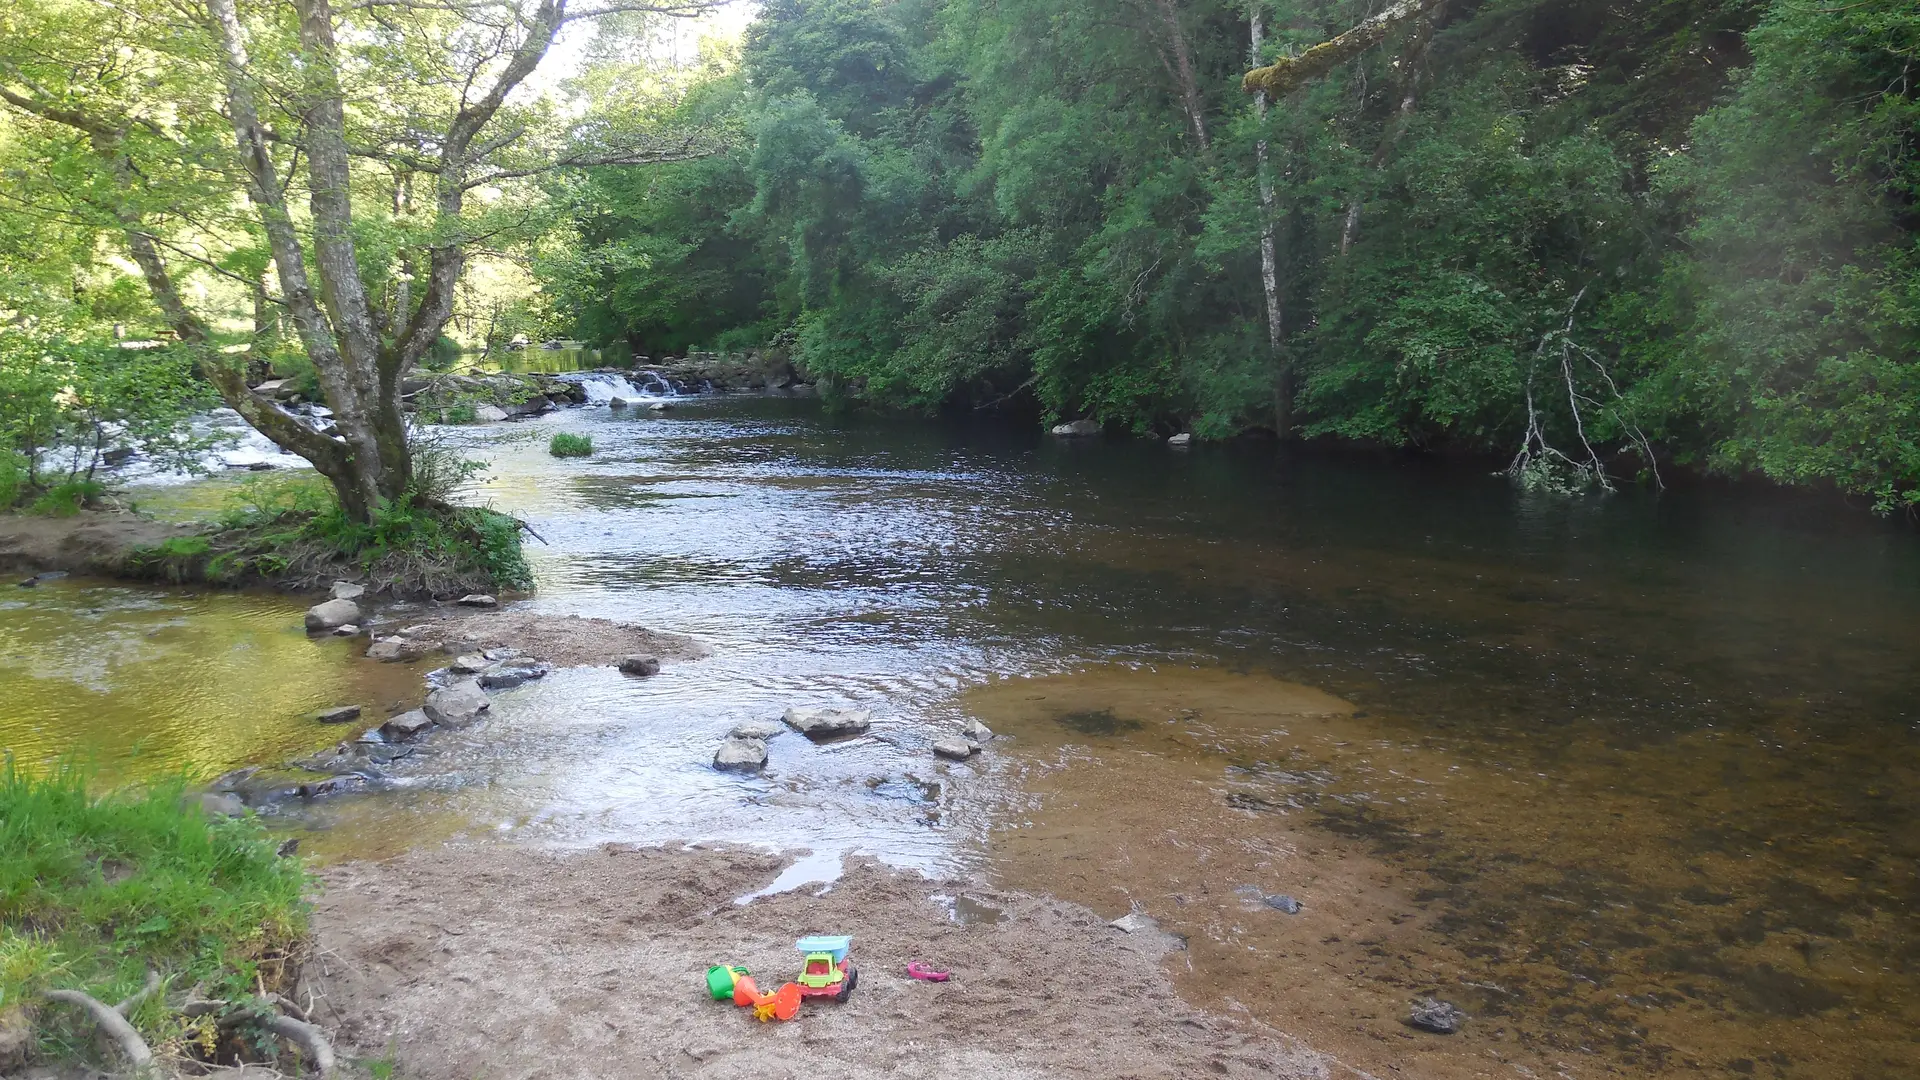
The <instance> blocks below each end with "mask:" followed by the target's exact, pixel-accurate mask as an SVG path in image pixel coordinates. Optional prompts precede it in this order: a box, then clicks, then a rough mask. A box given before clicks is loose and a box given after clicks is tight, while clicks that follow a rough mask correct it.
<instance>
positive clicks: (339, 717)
mask: <svg viewBox="0 0 1920 1080" xmlns="http://www.w3.org/2000/svg"><path fill="white" fill-rule="evenodd" d="M313 718H314V719H315V720H318V721H320V722H321V723H323V724H344V723H346V722H347V721H349V720H358V719H360V706H358V705H339V706H336V707H334V708H331V709H324V710H322V711H320V712H317V713H314V714H313Z"/></svg>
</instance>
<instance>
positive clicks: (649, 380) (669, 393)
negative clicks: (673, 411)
mask: <svg viewBox="0 0 1920 1080" xmlns="http://www.w3.org/2000/svg"><path fill="white" fill-rule="evenodd" d="M554 378H557V379H559V380H561V381H562V382H570V383H574V384H576V385H578V386H579V387H580V388H581V389H582V390H585V391H586V392H587V404H589V405H605V404H606V403H607V402H609V401H612V400H613V399H614V398H620V399H621V400H623V401H641V400H644V399H647V398H663V397H679V396H680V391H679V390H678V389H677V388H676V387H675V386H674V385H673V383H672V382H670V381H668V380H667V378H666V377H665V376H663V375H661V374H660V373H659V372H657V371H640V372H635V373H634V378H635V379H638V380H639V382H640V385H638V386H635V385H634V384H633V383H632V382H629V381H628V380H627V377H626V376H625V375H616V374H614V373H612V372H608V371H570V372H567V373H565V374H563V375H556V376H554Z"/></svg>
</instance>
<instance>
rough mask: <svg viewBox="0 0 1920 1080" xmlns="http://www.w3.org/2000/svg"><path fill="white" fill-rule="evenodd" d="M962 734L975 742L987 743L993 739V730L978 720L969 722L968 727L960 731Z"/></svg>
mask: <svg viewBox="0 0 1920 1080" xmlns="http://www.w3.org/2000/svg"><path fill="white" fill-rule="evenodd" d="M960 734H962V735H965V736H966V737H967V738H968V739H970V740H972V741H973V742H986V741H987V740H988V739H991V738H993V729H992V728H990V727H988V726H987V725H985V724H983V723H981V722H980V721H978V720H968V721H967V723H966V726H965V727H963V728H961V729H960Z"/></svg>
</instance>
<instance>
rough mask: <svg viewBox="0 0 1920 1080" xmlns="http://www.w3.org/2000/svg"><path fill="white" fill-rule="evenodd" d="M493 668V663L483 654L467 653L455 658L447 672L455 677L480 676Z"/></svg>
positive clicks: (448, 666)
mask: <svg viewBox="0 0 1920 1080" xmlns="http://www.w3.org/2000/svg"><path fill="white" fill-rule="evenodd" d="M492 666H493V661H491V660H489V659H487V658H486V656H485V655H483V654H481V653H466V654H464V655H461V656H456V657H454V658H453V663H451V664H448V665H447V670H448V671H451V672H453V673H454V674H455V675H478V674H480V673H481V672H483V671H485V670H487V669H488V668H490V667H492Z"/></svg>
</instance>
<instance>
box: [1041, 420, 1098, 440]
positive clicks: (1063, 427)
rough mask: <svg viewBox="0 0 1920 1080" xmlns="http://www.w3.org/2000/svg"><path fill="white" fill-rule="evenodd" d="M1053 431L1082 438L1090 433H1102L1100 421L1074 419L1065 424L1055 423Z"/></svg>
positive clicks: (1056, 433)
mask: <svg viewBox="0 0 1920 1080" xmlns="http://www.w3.org/2000/svg"><path fill="white" fill-rule="evenodd" d="M1052 431H1053V433H1054V434H1055V435H1060V436H1065V437H1069V438H1081V437H1085V436H1088V435H1098V434H1100V421H1098V420H1072V421H1069V422H1067V423H1064V424H1055V425H1054V426H1053V428H1052Z"/></svg>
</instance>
